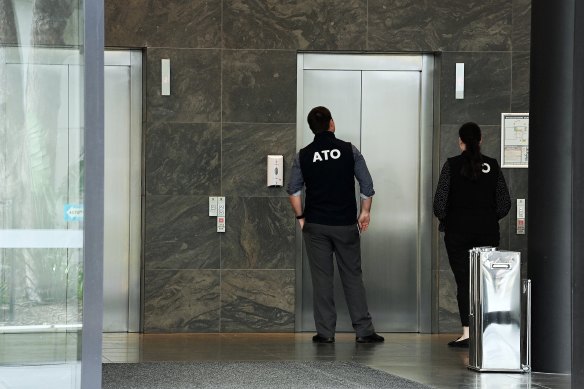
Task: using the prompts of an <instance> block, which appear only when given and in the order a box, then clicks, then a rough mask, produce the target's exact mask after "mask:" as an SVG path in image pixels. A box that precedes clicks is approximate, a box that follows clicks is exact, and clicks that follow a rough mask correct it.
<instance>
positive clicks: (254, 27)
mask: <svg viewBox="0 0 584 389" xmlns="http://www.w3.org/2000/svg"><path fill="white" fill-rule="evenodd" d="M223 20H224V23H223V33H224V37H225V47H226V48H234V49H301V50H364V49H365V38H366V29H367V2H366V1H365V0H349V1H347V0H319V1H311V0H301V1H294V2H282V1H275V0H271V1H259V0H227V1H225V2H224V6H223Z"/></svg>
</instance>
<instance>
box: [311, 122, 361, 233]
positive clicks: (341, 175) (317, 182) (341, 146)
mask: <svg viewBox="0 0 584 389" xmlns="http://www.w3.org/2000/svg"><path fill="white" fill-rule="evenodd" d="M299 159H300V169H301V170H302V176H303V178H304V184H305V186H306V200H305V206H304V216H305V218H306V219H305V220H306V222H307V223H317V224H324V225H329V226H346V225H351V224H354V223H356V222H357V203H356V201H355V158H354V156H353V148H352V146H351V143H349V142H344V141H342V140H340V139H337V138H336V137H335V134H334V133H332V132H330V131H325V132H322V133H319V134H316V135H315V136H314V141H313V142H312V143H311V144H309V145H308V146H306V147H305V148H303V149H302V150H300V152H299Z"/></svg>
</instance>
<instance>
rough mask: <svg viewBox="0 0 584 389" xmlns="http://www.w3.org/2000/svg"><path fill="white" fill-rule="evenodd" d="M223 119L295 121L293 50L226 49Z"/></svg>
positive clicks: (224, 55) (259, 121) (252, 121)
mask: <svg viewBox="0 0 584 389" xmlns="http://www.w3.org/2000/svg"><path fill="white" fill-rule="evenodd" d="M223 121H224V122H245V123H296V52H295V51H245V50H238V51H233V50H225V51H224V54H223Z"/></svg>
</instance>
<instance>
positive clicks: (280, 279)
mask: <svg viewBox="0 0 584 389" xmlns="http://www.w3.org/2000/svg"><path fill="white" fill-rule="evenodd" d="M294 289H295V277H294V270H240V271H236V270H223V271H221V331H222V332H293V331H294V302H295V291H294Z"/></svg>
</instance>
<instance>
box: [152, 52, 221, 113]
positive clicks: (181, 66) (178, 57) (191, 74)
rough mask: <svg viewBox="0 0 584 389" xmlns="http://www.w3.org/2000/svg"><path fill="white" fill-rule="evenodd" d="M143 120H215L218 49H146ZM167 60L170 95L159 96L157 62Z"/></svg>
mask: <svg viewBox="0 0 584 389" xmlns="http://www.w3.org/2000/svg"><path fill="white" fill-rule="evenodd" d="M146 55H147V67H146V69H147V80H146V98H147V110H146V112H147V120H148V121H149V122H155V121H166V122H197V123H206V122H219V121H220V120H221V52H220V50H218V49H217V50H203V49H191V50H188V49H148V50H147V52H146ZM163 58H168V59H170V96H162V95H161V85H160V80H161V75H160V69H161V63H160V60H161V59H163Z"/></svg>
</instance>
